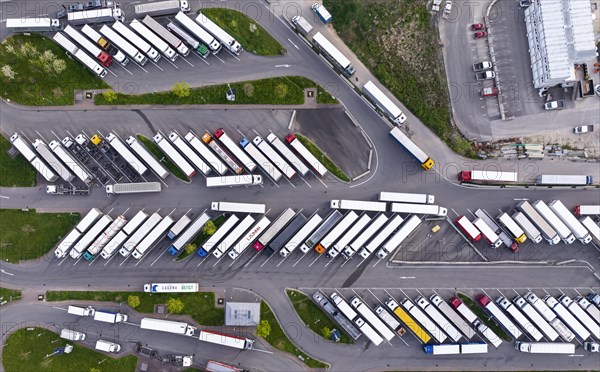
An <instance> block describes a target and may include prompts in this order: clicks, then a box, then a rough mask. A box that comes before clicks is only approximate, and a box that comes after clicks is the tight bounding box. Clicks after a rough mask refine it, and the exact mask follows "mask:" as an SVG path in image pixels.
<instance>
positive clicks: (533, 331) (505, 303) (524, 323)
mask: <svg viewBox="0 0 600 372" xmlns="http://www.w3.org/2000/svg"><path fill="white" fill-rule="evenodd" d="M496 304H498V306H500V307H501V308H502V309H504V310H505V311H506V312H507V313H509V314H510V316H511V317H512V318H513V319H514V320H515V321H516V322H517V324H519V325H520V326H521V328H522V329H524V330H525V332H526V333H528V334H529V335H530V336H531V337H532V338H533V339H534V340H535V341H539V340H541V339H542V337H543V335H542V333H541V332H540V330H539V329H538V328H537V327H536V326H535V324H533V323H531V322H530V321H529V320H528V319H527V318H526V317H525V315H523V313H522V312H521V311H520V310H519V309H518V308H517V307H516V306H515V305H513V304H512V303H510V301H509V300H508V299H506V297H504V296H500V297H498V298H497V299H496Z"/></svg>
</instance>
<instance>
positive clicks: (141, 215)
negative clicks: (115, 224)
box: [100, 211, 148, 259]
mask: <svg viewBox="0 0 600 372" xmlns="http://www.w3.org/2000/svg"><path fill="white" fill-rule="evenodd" d="M146 218H148V215H147V214H146V213H145V212H144V211H139V212H137V213H136V214H135V216H133V218H132V219H131V220H129V222H127V224H126V225H125V226H124V227H123V229H121V231H119V232H118V233H117V235H115V236H114V237H113V238H112V239H111V240H110V241H109V242H108V243H107V244H106V245H105V246H104V248H103V249H102V252H100V256H101V257H102V258H104V259H108V258H109V257H110V256H112V254H113V253H114V252H115V251H116V250H117V249H118V248H119V247H120V246H121V244H123V243H124V242H125V240H126V239H127V237H128V236H129V235H131V234H132V233H133V232H134V231H135V230H136V229H137V228H138V227H139V226H140V225H141V224H142V223H143V222H144V221H145V220H146Z"/></svg>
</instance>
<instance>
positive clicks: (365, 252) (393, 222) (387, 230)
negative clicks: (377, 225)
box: [359, 214, 404, 259]
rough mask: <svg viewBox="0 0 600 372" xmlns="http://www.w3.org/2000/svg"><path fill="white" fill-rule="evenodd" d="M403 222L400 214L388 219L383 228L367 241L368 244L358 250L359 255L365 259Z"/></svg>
mask: <svg viewBox="0 0 600 372" xmlns="http://www.w3.org/2000/svg"><path fill="white" fill-rule="evenodd" d="M402 222H404V219H403V218H402V217H400V215H398V214H397V215H395V216H394V217H392V218H391V219H390V221H389V222H388V223H387V225H385V227H384V228H383V229H381V231H380V232H379V233H378V234H377V235H376V236H375V237H374V238H373V239H372V240H371V241H370V242H369V244H367V245H365V246H364V247H363V249H361V251H360V252H359V255H360V256H361V257H362V258H363V259H367V258H368V257H369V256H370V255H371V254H372V253H373V252H374V251H375V250H376V249H377V248H379V247H380V246H381V245H382V244H383V242H385V241H386V240H387V239H388V238H389V237H390V236H391V235H392V234H393V233H394V231H396V229H397V228H398V227H399V226H400V224H402Z"/></svg>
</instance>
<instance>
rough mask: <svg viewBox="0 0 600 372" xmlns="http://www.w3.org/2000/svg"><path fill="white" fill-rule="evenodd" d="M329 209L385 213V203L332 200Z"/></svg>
mask: <svg viewBox="0 0 600 372" xmlns="http://www.w3.org/2000/svg"><path fill="white" fill-rule="evenodd" d="M329 207H330V208H331V209H351V210H355V211H370V212H385V211H386V207H387V206H386V203H382V202H374V201H362V200H338V199H336V200H332V201H331V202H330V204H329Z"/></svg>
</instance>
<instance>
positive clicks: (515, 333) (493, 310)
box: [475, 294, 522, 340]
mask: <svg viewBox="0 0 600 372" xmlns="http://www.w3.org/2000/svg"><path fill="white" fill-rule="evenodd" d="M475 299H476V300H477V302H479V304H480V305H481V306H482V307H483V308H484V309H485V310H486V311H487V312H488V313H489V314H490V315H491V316H492V317H493V318H494V320H495V321H496V323H498V325H499V326H500V327H502V328H503V329H504V330H505V331H506V332H508V333H509V334H510V335H511V336H512V337H514V338H515V340H516V339H518V338H519V337H521V335H522V332H521V331H520V330H519V328H517V326H516V325H515V324H514V323H513V322H512V321H511V320H510V319H508V317H507V316H506V314H504V312H503V311H502V310H500V308H499V307H498V306H496V304H495V303H494V302H493V301H492V299H491V298H489V297H488V296H486V295H484V294H479V295H477V296H476V297H475Z"/></svg>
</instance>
